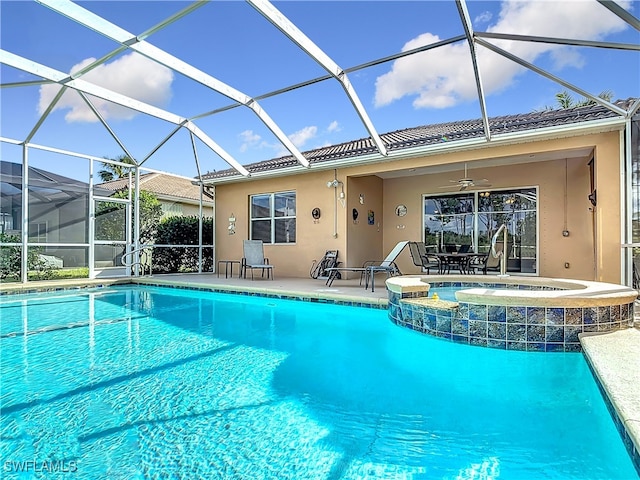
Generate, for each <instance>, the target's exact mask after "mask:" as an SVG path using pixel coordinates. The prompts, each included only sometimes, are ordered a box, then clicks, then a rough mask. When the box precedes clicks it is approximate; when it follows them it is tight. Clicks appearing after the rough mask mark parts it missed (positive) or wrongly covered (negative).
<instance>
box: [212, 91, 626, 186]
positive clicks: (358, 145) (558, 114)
mask: <svg viewBox="0 0 640 480" xmlns="http://www.w3.org/2000/svg"><path fill="white" fill-rule="evenodd" d="M634 101H635V99H627V100H618V101H617V102H615V103H616V105H618V106H621V107H625V106H626V107H628V106H629V105H631V104H632V102H634ZM615 117H620V114H618V113H616V112H614V111H612V110H610V109H608V108H606V107H604V106H601V105H597V104H594V105H587V106H582V107H574V108H567V109H559V110H544V111H539V112H531V113H523V114H517V115H505V116H501V117H491V118H489V129H490V131H491V135H492V136H496V135H504V134H512V133H524V132H529V131H532V130H539V129H542V128H549V127H561V126H565V125H572V124H580V123H584V122H589V121H594V120H603V119H608V118H615ZM484 136H485V132H484V125H483V122H482V119H475V120H462V121H457V122H448V123H440V124H435V125H423V126H420V127H413V128H406V129H403V130H396V131H394V132H389V133H383V134H381V135H380V137H381V138H382V140H383V142H384V144H385V146H386V147H387V151H388V152H389V153H392V152H400V151H402V150H406V149H410V148H416V147H422V146H424V147H426V146H429V145H435V144H441V143H445V142H446V143H454V142H456V141H462V140H468V139H473V138H483V137H484ZM376 152H377V149H376V146H375V144H374V143H373V141H372V140H371V138H369V137H367V138H361V139H358V140H353V141H350V142H345V143H341V144H338V145H331V146H328V147H322V148H318V149H316V150H310V151H307V152H303V155H304V156H305V158H307V160H309V163H310V164H311V165H314V164H321V163H322V162H328V161H333V160H339V159H349V158H354V157H359V156H364V155H369V154H375V153H376ZM297 165H299V163H298V161H297V160H296V158H295V157H293V155H288V156H284V157H280V158H274V159H271V160H265V161H261V162H256V163H252V164H249V165H244V167H245V168H246V169H247V170H248V171H249V173H258V172H266V171H275V170H278V169H283V168H288V167H294V166H297ZM234 176H240V174H239V173H238V172H237V171H236V170H235V169H233V168H230V169H226V170H221V171H218V172H209V173H206V174H204V175H203V176H202V179H203V180H215V179H221V178H227V177H234ZM240 178H241V177H240Z"/></svg>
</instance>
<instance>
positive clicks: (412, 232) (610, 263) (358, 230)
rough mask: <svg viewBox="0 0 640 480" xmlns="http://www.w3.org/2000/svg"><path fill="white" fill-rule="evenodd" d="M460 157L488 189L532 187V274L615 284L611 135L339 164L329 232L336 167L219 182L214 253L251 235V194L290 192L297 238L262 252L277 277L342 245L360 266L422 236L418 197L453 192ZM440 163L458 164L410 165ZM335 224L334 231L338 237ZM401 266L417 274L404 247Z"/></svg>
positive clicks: (222, 254)
mask: <svg viewBox="0 0 640 480" xmlns="http://www.w3.org/2000/svg"><path fill="white" fill-rule="evenodd" d="M578 149H580V150H581V151H582V152H584V151H585V150H587V151H593V155H594V156H595V163H596V167H595V171H596V187H597V189H598V205H597V207H595V208H592V206H591V204H590V202H589V200H588V195H589V193H590V190H591V187H590V179H589V167H588V165H587V164H588V162H589V160H590V159H591V154H587V155H584V154H583V155H582V156H576V153H575V152H576V150H578ZM558 151H563V152H565V151H566V152H567V155H566V161H565V157H564V156H563V155H562V154H560V155H558V154H556V155H554V159H553V160H545V161H540V159H541V158H544V154H545V153H546V152H558ZM515 156H518V157H519V160H518V161H519V162H521V163H510V161H509V159H510V158H512V157H515ZM486 160H491V161H493V162H494V163H496V164H497V163H503V164H501V165H496V166H490V167H487V166H485V167H478V166H474V162H477V161H486ZM464 162H467V164H468V168H469V176H470V177H472V178H476V179H478V178H486V179H488V180H489V181H490V183H491V187H488V188H489V189H502V188H514V187H538V194H539V200H538V202H539V203H538V205H539V206H538V213H539V215H538V222H539V230H538V232H539V237H538V245H539V247H538V252H539V253H538V257H539V264H538V267H539V268H538V275H541V276H550V277H564V278H576V279H584V280H601V281H606V282H615V283H617V282H619V281H620V209H621V203H620V193H621V192H620V134H619V132H618V131H612V132H607V133H599V134H592V135H581V136H573V137H567V138H562V139H552V140H544V141H529V142H526V143H520V144H517V145H504V146H498V147H484V148H476V149H469V150H467V151H458V152H452V153H439V154H434V155H428V156H422V157H416V158H406V159H401V160H395V161H388V162H383V163H377V164H370V165H362V166H351V167H346V168H341V169H338V170H337V171H336V175H337V178H338V180H340V181H342V182H344V189H345V194H346V198H345V205H344V206H343V205H342V203H341V201H340V199H339V198H338V199H337V203H336V204H335V205H336V206H335V209H336V210H335V211H336V212H337V218H336V220H335V221H336V226H337V229H335V228H334V198H335V197H334V193H335V191H336V190H335V189H334V188H327V185H326V184H327V182H328V181H331V180H333V178H334V170H325V171H312V172H309V173H302V174H295V175H289V176H284V177H276V178H273V177H272V178H265V179H262V180H249V181H243V182H239V183H232V184H219V185H217V186H216V250H217V254H216V258H217V259H240V258H241V257H242V239H246V238H248V234H249V224H248V219H249V196H250V195H252V194H258V193H271V192H282V191H288V190H293V191H296V193H297V241H296V243H295V244H290V245H265V253H266V255H267V256H268V257H269V258H270V260H271V262H272V263H273V264H274V265H276V275H282V276H292V277H306V276H308V275H309V269H310V267H311V262H312V261H313V260H314V259H319V258H321V257H322V255H323V254H324V252H325V251H326V250H329V249H337V250H339V252H340V253H339V255H340V260H341V261H342V262H343V265H349V266H357V265H360V264H361V263H362V262H363V261H365V260H374V259H382V258H384V257H385V256H386V254H387V253H388V252H389V251H390V250H391V249H392V248H393V247H394V245H395V244H396V243H397V242H398V241H401V240H421V238H422V234H421V229H422V196H423V194H443V193H446V192H450V191H455V187H454V188H452V189H442V188H440V187H441V186H443V185H448V184H449V180H451V179H458V178H461V177H462V173H463V168H464V166H463V164H464ZM525 162H526V163H525ZM444 164H458V167H459V170H456V171H448V172H443V173H429V174H421V175H420V174H416V173H414V172H412V171H411V169H420V168H424V167H427V166H437V165H444ZM399 170H404V172H403V175H404V176H401V177H397V178H384V177H392V176H393V175H388V174H389V173H390V172H396V171H399ZM565 174H566V180H565ZM565 185H566V189H565ZM340 190H341V189H340V188H338V189H337V192H338V193H339V192H340ZM565 192H566V195H565ZM360 194H363V195H364V204H360V202H359V198H360ZM565 198H566V201H565ZM398 204H404V205H406V206H407V215H406V216H404V217H398V216H396V214H395V208H396V206H397V205H398ZM314 207H318V208H320V209H321V211H322V216H321V218H320V219H319V220H318V221H314V220H313V218H312V217H311V210H312V209H313V208H314ZM353 208H356V209H357V210H358V212H359V216H358V223H356V224H354V223H353V220H352V210H353ZM369 210H372V211H373V212H374V225H369V224H368V221H367V213H368V211H369ZM231 213H233V214H234V216H235V217H236V234H235V235H228V234H227V228H226V227H227V225H228V217H229V216H230V215H231ZM565 218H566V221H565ZM565 229H567V230H568V231H569V236H568V237H564V236H563V235H562V232H563V230H565ZM334 230H336V231H337V237H335V238H334V235H333V234H334ZM565 263H568V265H569V267H568V268H565ZM398 264H399V266H400V268H401V270H402V271H403V272H404V273H417V271H418V269H417V268H416V267H414V266H413V263H412V262H411V258H410V256H409V252H408V251H405V252H403V254H402V255H401V257H400V258H399V259H398Z"/></svg>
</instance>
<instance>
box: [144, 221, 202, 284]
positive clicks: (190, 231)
mask: <svg viewBox="0 0 640 480" xmlns="http://www.w3.org/2000/svg"><path fill="white" fill-rule="evenodd" d="M202 238H203V241H205V242H206V240H204V239H211V238H213V220H212V219H211V218H203V219H202ZM155 243H156V244H159V245H196V246H197V245H198V217H197V216H188V217H182V216H175V217H169V218H166V219H164V220H163V221H162V222H160V225H158V231H157V234H156V239H155ZM152 258H153V271H154V272H159V273H179V272H195V271H197V270H198V248H180V247H154V248H153V257H152ZM202 264H203V265H202V270H203V271H211V270H212V267H213V248H212V247H204V248H203V251H202Z"/></svg>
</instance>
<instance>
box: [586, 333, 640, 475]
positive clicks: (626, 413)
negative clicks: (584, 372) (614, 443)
mask: <svg viewBox="0 0 640 480" xmlns="http://www.w3.org/2000/svg"><path fill="white" fill-rule="evenodd" d="M636 325H637V323H636ZM580 342H581V343H582V349H583V353H584V355H585V357H586V358H587V361H588V362H589V364H590V366H591V368H592V370H593V372H594V375H595V376H596V377H597V378H598V380H599V382H600V386H601V387H602V390H603V392H604V394H605V395H606V397H607V400H608V401H609V406H610V409H612V410H613V411H612V412H611V413H612V416H614V420H615V421H616V425H617V426H618V429H619V430H621V434H622V435H623V438H624V441H625V444H626V446H627V449H628V450H629V452H630V454H631V456H632V458H633V460H634V464H635V466H636V469H638V470H639V473H640V453H639V452H640V329H639V328H638V327H636V328H627V329H625V330H618V331H615V332H609V333H602V334H597V333H591V334H589V333H583V334H582V335H581V336H580ZM616 417H617V418H616ZM621 427H622V428H621ZM625 433H626V435H625Z"/></svg>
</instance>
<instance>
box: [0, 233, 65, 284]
mask: <svg viewBox="0 0 640 480" xmlns="http://www.w3.org/2000/svg"><path fill="white" fill-rule="evenodd" d="M20 242H21V239H20V237H19V236H18V235H7V234H5V233H0V279H1V280H16V281H17V280H20V270H21V266H22V247H21V246H19V245H18V246H16V245H7V243H20ZM43 251H44V249H43V248H42V247H30V248H29V253H28V256H27V269H28V271H29V279H31V280H49V279H50V278H52V277H53V272H54V270H55V267H53V266H51V264H49V262H47V261H46V260H44V259H43V258H42V257H40V254H41V253H42V252H43Z"/></svg>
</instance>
